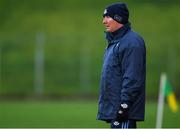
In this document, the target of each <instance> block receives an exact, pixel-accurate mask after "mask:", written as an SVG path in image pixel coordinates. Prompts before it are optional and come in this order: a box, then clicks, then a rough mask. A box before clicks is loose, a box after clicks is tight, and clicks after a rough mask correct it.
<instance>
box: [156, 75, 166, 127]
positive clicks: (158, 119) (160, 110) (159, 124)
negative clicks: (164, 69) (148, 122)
mask: <svg viewBox="0 0 180 129" xmlns="http://www.w3.org/2000/svg"><path fill="white" fill-rule="evenodd" d="M165 83H166V74H165V73H162V74H161V78H160V89H159V98H158V109H157V116H156V128H162V120H163V107H164V88H165Z"/></svg>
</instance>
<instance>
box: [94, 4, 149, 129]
mask: <svg viewBox="0 0 180 129" xmlns="http://www.w3.org/2000/svg"><path fill="white" fill-rule="evenodd" d="M103 24H104V25H105V27H106V39H107V41H108V46H107V48H106V51H105V55H104V63H103V69H102V75H101V89H100V97H99V109H98V115H97V119H99V120H103V121H106V122H108V123H111V128H136V122H137V121H143V120H144V112H145V78H146V49H145V44H144V40H143V39H142V38H141V37H140V36H139V35H138V34H137V33H135V32H134V31H132V30H131V27H130V23H129V11H128V8H127V6H126V4H125V3H114V4H111V5H109V6H108V7H107V8H106V9H105V11H104V14H103Z"/></svg>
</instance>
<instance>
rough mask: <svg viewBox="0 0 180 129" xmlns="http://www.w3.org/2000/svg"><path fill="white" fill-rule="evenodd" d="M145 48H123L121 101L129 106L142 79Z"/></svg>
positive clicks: (137, 92) (141, 83)
mask: <svg viewBox="0 0 180 129" xmlns="http://www.w3.org/2000/svg"><path fill="white" fill-rule="evenodd" d="M144 65H145V48H144V47H142V46H140V45H139V46H138V45H137V46H135V45H134V46H130V47H128V48H125V50H124V54H123V58H122V71H123V82H122V90H121V103H127V104H129V106H130V105H131V104H132V103H133V101H134V100H135V99H136V98H137V96H138V94H139V93H140V92H139V91H141V89H142V85H143V81H144V78H145V77H144V76H145V75H144V73H145V71H144V70H145V69H144V67H145V66H144Z"/></svg>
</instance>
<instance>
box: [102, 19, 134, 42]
mask: <svg viewBox="0 0 180 129" xmlns="http://www.w3.org/2000/svg"><path fill="white" fill-rule="evenodd" d="M130 29H131V25H130V23H127V24H125V25H124V26H123V27H122V28H120V29H118V30H116V31H115V32H112V33H111V32H105V33H106V39H107V41H108V43H109V44H111V43H116V42H117V41H118V40H119V39H120V38H122V37H123V36H124V35H125V34H126V33H127V32H128V31H129V30H130Z"/></svg>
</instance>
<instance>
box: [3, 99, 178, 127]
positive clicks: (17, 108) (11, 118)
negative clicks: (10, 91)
mask: <svg viewBox="0 0 180 129" xmlns="http://www.w3.org/2000/svg"><path fill="white" fill-rule="evenodd" d="M96 113H97V102H95V101H8V102H7V101H1V102H0V128H7V127H8V128H21V127H23V128H34V127H36V128H71V127H73V128H83V127H84V128H102V127H109V125H108V124H106V123H104V122H101V121H97V120H96ZM155 118H156V104H155V103H154V102H148V103H147V105H146V121H145V122H140V123H138V127H143V128H145V127H146V128H153V127H155V121H156V120H155ZM179 121H180V112H178V113H176V114H174V113H172V112H171V111H170V110H169V108H168V106H167V105H165V109H164V120H163V127H166V128H170V127H173V128H175V127H180V123H179Z"/></svg>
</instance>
